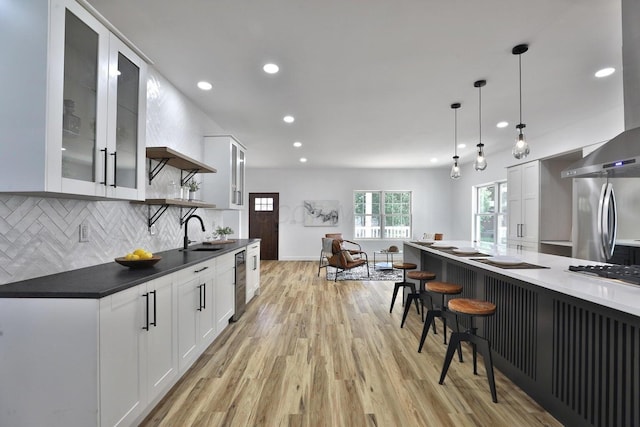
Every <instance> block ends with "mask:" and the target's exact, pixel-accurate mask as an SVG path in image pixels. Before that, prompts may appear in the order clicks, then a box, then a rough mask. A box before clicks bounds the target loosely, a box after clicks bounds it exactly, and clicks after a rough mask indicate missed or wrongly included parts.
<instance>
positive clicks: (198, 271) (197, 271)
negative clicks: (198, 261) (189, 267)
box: [194, 267, 209, 273]
mask: <svg viewBox="0 0 640 427" xmlns="http://www.w3.org/2000/svg"><path fill="white" fill-rule="evenodd" d="M207 268H209V267H202V268H201V269H200V270H195V271H194V273H200V272H201V271H205V270H206V269H207Z"/></svg>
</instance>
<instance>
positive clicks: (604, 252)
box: [561, 127, 640, 262]
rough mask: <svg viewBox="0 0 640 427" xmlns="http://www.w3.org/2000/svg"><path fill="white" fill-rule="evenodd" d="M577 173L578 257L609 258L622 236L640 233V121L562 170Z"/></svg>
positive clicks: (633, 236) (565, 175) (569, 175)
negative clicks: (637, 125)
mask: <svg viewBox="0 0 640 427" xmlns="http://www.w3.org/2000/svg"><path fill="white" fill-rule="evenodd" d="M561 176H562V177H563V178H573V229H572V233H571V234H572V243H573V251H572V255H573V257H574V258H581V259H587V260H592V261H600V262H605V261H607V260H608V259H609V258H611V257H612V256H613V251H614V249H615V242H616V239H640V127H637V128H633V129H628V130H626V131H624V132H622V133H621V134H619V135H618V136H616V137H615V138H613V139H611V140H610V141H608V142H607V143H606V144H604V145H603V146H601V147H600V148H598V149H597V150H595V151H593V152H592V153H590V154H588V155H587V156H585V157H583V158H582V159H581V160H579V161H577V162H575V163H574V164H572V165H571V166H569V167H568V168H567V169H565V170H563V171H562V174H561Z"/></svg>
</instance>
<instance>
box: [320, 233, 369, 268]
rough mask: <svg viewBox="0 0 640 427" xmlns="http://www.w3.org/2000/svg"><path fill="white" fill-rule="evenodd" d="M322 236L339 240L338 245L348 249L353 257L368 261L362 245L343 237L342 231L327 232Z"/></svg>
mask: <svg viewBox="0 0 640 427" xmlns="http://www.w3.org/2000/svg"><path fill="white" fill-rule="evenodd" d="M324 237H327V238H329V239H335V240H339V241H340V246H341V247H342V249H346V250H348V251H349V253H350V254H351V256H352V257H353V258H354V259H358V258H364V259H365V260H367V262H368V261H369V259H368V257H367V253H366V252H365V251H363V250H362V247H361V246H360V245H359V244H358V243H356V242H352V241H351V240H346V239H343V238H342V233H327V234H325V235H324Z"/></svg>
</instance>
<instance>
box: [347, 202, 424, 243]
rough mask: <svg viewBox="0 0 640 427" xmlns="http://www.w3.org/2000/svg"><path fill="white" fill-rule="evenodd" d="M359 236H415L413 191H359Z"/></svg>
mask: <svg viewBox="0 0 640 427" xmlns="http://www.w3.org/2000/svg"><path fill="white" fill-rule="evenodd" d="M353 212H354V224H355V232H354V236H355V237H356V238H357V239H407V238H409V237H410V236H411V191H355V192H354V193H353Z"/></svg>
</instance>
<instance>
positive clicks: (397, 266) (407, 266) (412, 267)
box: [389, 262, 420, 314]
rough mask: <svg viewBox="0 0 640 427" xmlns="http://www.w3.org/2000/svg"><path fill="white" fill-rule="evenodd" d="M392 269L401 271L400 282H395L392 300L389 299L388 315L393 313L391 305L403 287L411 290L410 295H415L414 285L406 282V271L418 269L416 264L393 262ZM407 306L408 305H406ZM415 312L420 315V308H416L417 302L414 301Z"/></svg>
mask: <svg viewBox="0 0 640 427" xmlns="http://www.w3.org/2000/svg"><path fill="white" fill-rule="evenodd" d="M393 268H395V269H397V270H402V282H396V284H395V286H394V288H393V298H391V308H389V313H391V312H392V311H393V304H394V303H395V302H396V296H397V295H398V289H400V288H402V289H404V288H405V287H407V288H409V289H411V293H413V294H415V293H416V285H415V283H413V282H407V270H415V269H416V268H418V266H417V265H416V264H413V263H411V262H394V263H393ZM407 305H408V304H407ZM416 310H417V312H418V314H420V308H419V307H418V300H416Z"/></svg>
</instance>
